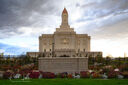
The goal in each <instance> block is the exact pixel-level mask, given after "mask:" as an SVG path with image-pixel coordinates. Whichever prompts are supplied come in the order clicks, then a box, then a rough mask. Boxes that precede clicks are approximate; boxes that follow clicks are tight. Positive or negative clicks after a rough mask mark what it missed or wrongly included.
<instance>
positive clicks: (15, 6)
mask: <svg viewBox="0 0 128 85" xmlns="http://www.w3.org/2000/svg"><path fill="white" fill-rule="evenodd" d="M53 2H54V1H53V0H0V32H2V33H3V32H4V33H5V34H6V33H7V34H8V35H10V32H15V33H19V32H18V31H17V30H18V28H19V27H24V26H25V27H27V26H28V27H30V26H32V25H33V24H35V23H36V22H37V20H36V18H35V19H33V20H31V17H32V16H33V14H34V13H36V14H38V15H41V18H43V16H45V15H51V14H52V15H57V12H55V10H58V8H57V7H56V3H53ZM51 3H52V4H51ZM42 22H44V24H45V20H42ZM42 24H43V23H42ZM1 37H3V36H1Z"/></svg>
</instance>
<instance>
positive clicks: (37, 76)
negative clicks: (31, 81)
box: [29, 72, 40, 78]
mask: <svg viewBox="0 0 128 85" xmlns="http://www.w3.org/2000/svg"><path fill="white" fill-rule="evenodd" d="M39 75H40V73H39V72H31V73H30V75H29V77H30V78H39Z"/></svg>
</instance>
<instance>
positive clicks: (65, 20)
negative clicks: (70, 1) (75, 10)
mask: <svg viewBox="0 0 128 85" xmlns="http://www.w3.org/2000/svg"><path fill="white" fill-rule="evenodd" d="M61 27H62V28H68V27H69V25H68V12H67V10H66V8H64V10H63V12H62V22H61Z"/></svg>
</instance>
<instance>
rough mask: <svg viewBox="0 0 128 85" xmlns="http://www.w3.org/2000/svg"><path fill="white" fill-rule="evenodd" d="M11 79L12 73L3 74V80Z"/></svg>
mask: <svg viewBox="0 0 128 85" xmlns="http://www.w3.org/2000/svg"><path fill="white" fill-rule="evenodd" d="M11 77H12V73H11V72H5V73H4V74H3V78H4V79H9V78H11Z"/></svg>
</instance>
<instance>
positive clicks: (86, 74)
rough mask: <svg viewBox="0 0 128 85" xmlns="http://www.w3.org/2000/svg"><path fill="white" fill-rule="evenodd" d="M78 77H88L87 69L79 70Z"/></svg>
mask: <svg viewBox="0 0 128 85" xmlns="http://www.w3.org/2000/svg"><path fill="white" fill-rule="evenodd" d="M80 77H81V78H89V77H90V73H89V72H88V71H81V72H80Z"/></svg>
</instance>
